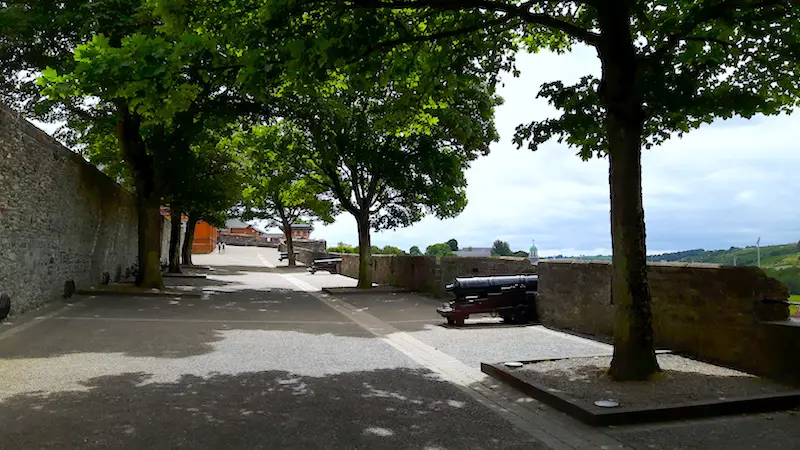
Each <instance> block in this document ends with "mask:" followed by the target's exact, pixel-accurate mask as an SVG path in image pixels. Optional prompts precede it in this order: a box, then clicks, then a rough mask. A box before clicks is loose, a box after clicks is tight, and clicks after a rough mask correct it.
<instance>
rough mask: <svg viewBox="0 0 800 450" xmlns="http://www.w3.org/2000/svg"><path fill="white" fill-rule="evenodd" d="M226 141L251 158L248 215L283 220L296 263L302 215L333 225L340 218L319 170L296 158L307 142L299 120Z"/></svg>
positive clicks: (246, 194)
mask: <svg viewBox="0 0 800 450" xmlns="http://www.w3.org/2000/svg"><path fill="white" fill-rule="evenodd" d="M224 145H227V146H230V147H232V148H236V149H238V151H239V152H240V153H242V154H243V155H245V158H246V160H247V166H246V167H247V175H246V178H247V182H246V185H245V188H244V206H245V212H244V217H245V218H246V219H253V218H259V219H267V220H269V221H270V223H273V224H277V225H278V227H279V228H280V229H281V231H283V235H284V239H285V240H286V251H287V253H288V258H289V266H295V265H296V264H297V263H296V260H295V255H294V239H293V236H292V225H293V224H295V223H297V222H298V221H300V220H302V218H306V219H314V220H320V221H322V222H324V223H332V222H333V216H334V208H333V202H332V201H331V200H330V199H329V195H328V193H327V190H326V189H324V188H322V187H321V186H320V184H319V183H315V182H313V181H312V180H311V179H310V177H312V176H314V173H313V171H310V170H303V167H300V166H298V164H302V163H303V162H302V160H298V159H296V158H294V157H293V156H294V154H295V153H298V152H301V151H303V150H301V148H302V147H304V146H306V145H307V139H306V137H305V136H304V135H303V134H302V133H301V132H300V130H298V129H297V128H296V127H295V126H294V125H293V124H291V123H288V122H286V121H281V122H279V123H277V124H275V125H272V126H257V127H253V128H252V129H250V130H248V131H246V132H243V133H239V134H237V135H236V136H234V137H233V138H232V139H231V140H229V141H227V142H226V143H225V144H224ZM305 153H308V152H307V151H305Z"/></svg>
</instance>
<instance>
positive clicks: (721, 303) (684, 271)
mask: <svg viewBox="0 0 800 450" xmlns="http://www.w3.org/2000/svg"><path fill="white" fill-rule="evenodd" d="M611 269H612V267H611V264H610V262H608V261H577V260H575V261H570V260H565V261H547V262H541V263H539V301H538V309H539V315H540V317H541V320H542V322H543V323H544V324H545V325H549V326H553V327H557V328H562V329H569V330H574V331H578V332H581V333H585V334H591V335H596V336H601V337H606V338H610V337H611V336H613V332H614V320H615V317H614V316H615V312H616V311H615V308H614V305H613V304H612V303H611ZM648 278H649V283H650V291H651V293H652V297H653V303H652V310H653V335H654V336H653V337H654V339H655V343H656V346H659V347H664V348H669V349H671V350H674V351H679V352H685V353H687V354H689V355H691V356H694V357H696V358H699V359H703V360H706V361H710V362H714V363H718V364H723V365H726V366H730V367H734V368H736V369H739V370H743V371H746V372H750V373H755V374H759V375H764V376H767V377H770V378H774V379H782V380H786V381H792V382H797V381H800V363H799V362H798V360H799V359H800V358H797V357H796V352H797V349H800V328H798V327H793V329H794V330H795V331H794V334H792V333H793V331H791V329H792V327H787V326H782V327H778V326H776V325H774V324H772V323H769V322H770V321H779V322H780V321H786V320H787V319H788V317H789V310H788V307H787V306H786V305H781V304H773V305H768V304H765V303H763V302H762V300H785V299H786V298H787V297H788V295H789V293H788V290H787V288H786V286H784V285H782V284H781V283H780V282H778V281H777V280H775V279H772V278H770V277H768V276H767V275H766V274H765V273H764V272H763V271H762V270H761V269H758V268H756V267H728V266H720V265H715V264H681V263H651V264H649V265H648ZM791 345H796V347H794V348H795V350H794V351H793V352H792V351H788V348H791ZM793 353H794V354H793Z"/></svg>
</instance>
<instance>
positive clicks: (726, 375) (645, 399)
mask: <svg viewBox="0 0 800 450" xmlns="http://www.w3.org/2000/svg"><path fill="white" fill-rule="evenodd" d="M657 359H658V363H659V365H660V367H661V370H662V372H661V373H659V374H657V375H656V376H655V377H653V380H652V381H636V382H615V381H612V380H611V379H610V378H609V377H608V375H607V370H608V367H609V366H610V365H611V357H610V356H595V357H581V358H568V359H561V360H554V361H543V362H537V363H531V364H525V366H523V367H521V368H519V369H516V370H514V374H515V375H516V376H518V377H520V378H522V379H523V380H526V381H530V382H533V383H536V384H537V385H539V386H545V387H547V388H549V390H550V391H551V392H558V393H561V394H564V395H567V396H569V397H571V398H573V399H575V400H578V401H580V402H582V403H585V406H588V407H591V408H596V409H598V410H601V409H604V408H600V407H597V406H595V405H594V402H595V401H596V400H613V401H616V402H619V406H620V407H624V408H646V407H658V406H667V405H676V404H682V403H686V402H696V401H714V400H720V399H733V398H739V397H747V396H752V395H763V394H774V393H779V392H786V391H791V390H794V388H792V387H789V386H784V385H780V384H777V383H774V382H772V381H769V380H766V379H763V378H758V377H755V376H753V375H750V374H747V373H743V372H738V371H736V370H731V369H727V368H724V367H719V366H714V365H712V364H707V363H703V362H700V361H695V360H693V359H689V358H685V357H682V356H678V355H673V354H661V355H658V356H657Z"/></svg>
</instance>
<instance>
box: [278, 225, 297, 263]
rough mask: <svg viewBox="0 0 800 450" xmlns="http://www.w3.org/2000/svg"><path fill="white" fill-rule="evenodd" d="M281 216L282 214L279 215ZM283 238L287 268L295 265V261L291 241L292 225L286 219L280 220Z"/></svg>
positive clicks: (292, 242)
mask: <svg viewBox="0 0 800 450" xmlns="http://www.w3.org/2000/svg"><path fill="white" fill-rule="evenodd" d="M281 215H283V214H281ZM281 223H282V225H283V237H285V238H286V256H287V258H289V267H294V266H296V265H297V260H296V259H295V257H294V241H293V240H292V224H291V223H290V222H289V219H287V218H286V217H283V218H282V222H281Z"/></svg>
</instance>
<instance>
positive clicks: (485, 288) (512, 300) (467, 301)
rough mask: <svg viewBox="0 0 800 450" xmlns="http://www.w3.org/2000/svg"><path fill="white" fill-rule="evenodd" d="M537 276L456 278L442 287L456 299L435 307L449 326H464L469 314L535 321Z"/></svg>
mask: <svg viewBox="0 0 800 450" xmlns="http://www.w3.org/2000/svg"><path fill="white" fill-rule="evenodd" d="M538 287H539V277H538V275H498V276H488V277H464V278H456V279H455V280H453V283H451V284H448V285H447V286H445V289H447V291H449V292H452V293H453V295H455V299H454V300H452V301H450V302H449V303H446V304H444V305H443V306H441V307H439V308H436V312H438V313H439V315H441V316H442V317H444V318H445V319H447V323H448V324H450V325H463V324H464V321H465V320H466V319H467V318H468V317H469V316H470V315H471V314H486V313H489V314H497V315H499V316H500V317H502V318H503V321H504V322H507V323H528V322H531V321H534V320H536V319H537V318H538V317H537V314H536V295H537V290H538Z"/></svg>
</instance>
